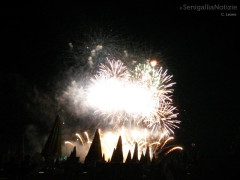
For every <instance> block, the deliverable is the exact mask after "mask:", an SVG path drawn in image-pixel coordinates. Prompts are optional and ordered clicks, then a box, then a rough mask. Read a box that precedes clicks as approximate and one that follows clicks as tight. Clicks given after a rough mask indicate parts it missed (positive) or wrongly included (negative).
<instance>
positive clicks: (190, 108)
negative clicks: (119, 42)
mask: <svg viewBox="0 0 240 180" xmlns="http://www.w3.org/2000/svg"><path fill="white" fill-rule="evenodd" d="M69 4H70V3H69ZM69 4H68V5H67V6H66V7H65V8H58V7H52V8H48V7H47V6H46V5H45V4H41V3H39V4H28V6H17V5H16V6H14V7H12V6H11V7H6V8H2V9H1V24H2V26H1V66H0V68H1V76H0V80H1V102H2V103H1V130H0V131H1V132H0V135H1V142H4V143H5V144H7V143H8V142H11V141H13V139H15V138H16V139H18V138H17V137H19V136H21V135H22V134H24V133H25V131H26V128H25V127H26V126H27V125H28V124H32V123H34V122H33V121H35V120H33V119H34V117H31V116H30V115H29V113H28V111H27V110H26V108H25V104H26V101H28V100H29V96H27V94H28V91H30V89H31V88H30V87H33V86H36V87H38V89H40V90H41V91H42V92H44V93H46V94H47V93H48V92H51V91H53V89H52V88H53V86H51V85H52V84H53V81H54V78H55V77H56V76H57V75H59V73H61V68H64V67H63V66H64V57H62V58H59V57H61V54H62V53H63V51H64V50H65V49H66V48H67V47H68V43H69V42H72V41H74V39H73V37H77V34H78V33H80V34H81V33H86V32H84V30H85V29H87V28H86V27H88V28H89V26H92V25H93V24H95V25H96V24H97V25H98V26H104V27H105V29H108V30H110V29H111V32H113V33H115V34H120V35H122V34H124V36H129V37H131V38H133V39H135V40H139V41H140V42H145V43H146V45H147V46H148V45H149V47H150V48H151V49H153V50H154V51H159V52H161V53H162V55H163V57H164V62H165V64H166V66H167V68H168V69H169V72H170V73H172V74H173V75H174V81H176V82H177V85H176V86H175V92H174V97H175V99H174V100H175V103H176V105H177V107H178V109H179V110H180V120H181V121H182V124H181V128H180V129H179V130H178V131H177V133H176V135H177V137H178V138H179V139H178V140H179V142H181V143H182V144H184V145H186V146H187V145H189V144H191V143H195V144H196V147H197V148H198V149H199V151H200V153H201V154H203V155H205V156H212V157H214V156H217V157H218V156H219V157H222V156H224V155H226V154H228V152H229V151H230V147H231V145H232V143H233V142H234V140H235V139H236V137H237V133H238V129H239V127H240V124H239V117H238V116H237V114H238V113H239V105H238V101H237V97H238V95H239V92H238V82H239V80H238V72H239V70H238V69H239V68H238V60H239V59H237V58H238V54H239V53H238V52H239V51H238V50H237V49H238V47H239V41H238V40H237V32H238V28H237V17H221V15H220V12H217V11H214V12H197V11H180V10H179V7H180V6H181V5H182V4H175V5H168V4H164V3H162V4H150V3H149V4H142V5H141V4H135V5H134V4H132V5H129V4H116V5H111V4H101V6H97V5H95V6H94V5H84V4H82V5H81V6H74V5H69ZM183 4H184V3H183ZM237 15H239V14H237ZM93 28H94V26H93ZM76 41H77V39H76ZM80 41H81V40H80ZM30 109H31V107H30V108H29V111H30ZM50 126H51V125H50ZM50 126H49V127H50ZM40 135H41V134H40Z"/></svg>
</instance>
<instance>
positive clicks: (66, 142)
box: [64, 141, 74, 146]
mask: <svg viewBox="0 0 240 180" xmlns="http://www.w3.org/2000/svg"><path fill="white" fill-rule="evenodd" d="M64 143H65V144H70V145H71V146H74V143H72V142H70V141H65V142H64Z"/></svg>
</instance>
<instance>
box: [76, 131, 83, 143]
mask: <svg viewBox="0 0 240 180" xmlns="http://www.w3.org/2000/svg"><path fill="white" fill-rule="evenodd" d="M75 135H76V136H77V137H78V138H79V139H80V141H81V143H82V145H84V143H83V139H82V137H81V136H80V134H78V133H76V134H75Z"/></svg>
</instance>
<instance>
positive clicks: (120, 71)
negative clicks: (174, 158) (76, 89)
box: [87, 60, 181, 158]
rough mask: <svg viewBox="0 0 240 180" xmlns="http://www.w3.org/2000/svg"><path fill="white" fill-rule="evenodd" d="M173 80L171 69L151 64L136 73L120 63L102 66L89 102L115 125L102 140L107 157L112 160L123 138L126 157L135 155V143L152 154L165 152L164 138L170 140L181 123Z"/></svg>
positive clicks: (115, 62)
mask: <svg viewBox="0 0 240 180" xmlns="http://www.w3.org/2000/svg"><path fill="white" fill-rule="evenodd" d="M171 78H172V76H170V75H167V70H166V71H163V69H162V68H159V69H156V68H155V66H154V64H152V63H149V62H147V63H146V64H139V65H137V66H136V67H135V68H134V69H133V70H128V68H127V67H126V66H124V64H123V63H122V62H121V61H120V60H117V61H115V60H112V61H111V60H107V64H101V65H100V66H99V71H98V72H97V74H96V75H95V76H94V78H92V79H91V81H92V84H91V85H90V86H89V88H88V90H87V102H88V103H89V105H90V106H92V107H94V109H96V111H95V113H96V114H97V115H101V116H102V117H103V119H104V120H106V121H108V122H110V123H109V124H110V125H113V130H112V131H111V132H105V133H104V134H102V137H101V139H102V141H103V142H104V143H103V144H104V147H103V152H104V153H105V157H107V158H108V157H111V153H112V150H113V148H114V144H115V143H116V142H117V138H118V136H119V135H121V136H122V139H123V153H124V157H125V158H126V155H127V152H128V150H130V151H132V152H133V148H134V143H135V142H137V143H138V145H139V151H140V152H141V151H145V150H146V148H147V146H150V148H151V153H154V152H156V151H158V150H162V148H163V146H164V145H165V144H166V143H164V141H163V139H166V140H168V137H169V136H170V135H171V134H173V133H174V131H173V130H174V129H175V128H178V124H179V123H180V121H178V120H176V118H177V113H175V111H176V107H174V106H173V105H172V99H171V94H172V92H173V89H172V86H173V85H174V84H175V83H173V82H171ZM159 146H160V147H161V148H160V147H159ZM171 149H172V150H175V149H181V148H180V147H179V148H176V146H174V147H172V148H171ZM169 152H171V151H170V150H169ZM169 152H167V154H168V153H169ZM139 154H140V153H139Z"/></svg>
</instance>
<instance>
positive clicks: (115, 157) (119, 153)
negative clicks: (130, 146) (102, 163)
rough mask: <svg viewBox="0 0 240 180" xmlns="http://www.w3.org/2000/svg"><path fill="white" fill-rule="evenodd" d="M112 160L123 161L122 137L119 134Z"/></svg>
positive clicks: (115, 161)
mask: <svg viewBox="0 0 240 180" xmlns="http://www.w3.org/2000/svg"><path fill="white" fill-rule="evenodd" d="M114 150H115V151H113V155H112V159H111V162H114V163H123V151H122V138H121V136H119V139H118V143H117V147H116V149H114Z"/></svg>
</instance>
